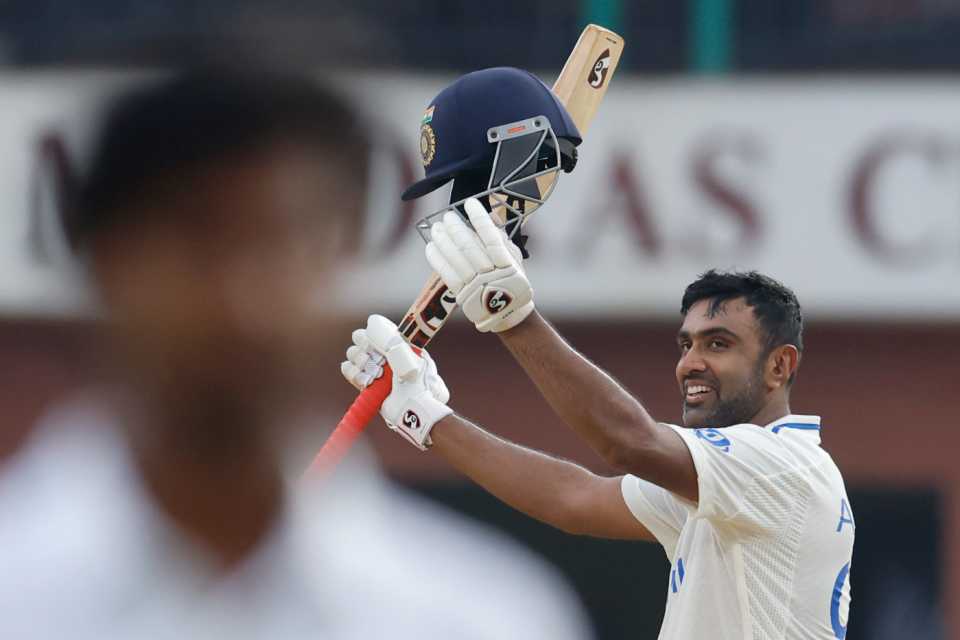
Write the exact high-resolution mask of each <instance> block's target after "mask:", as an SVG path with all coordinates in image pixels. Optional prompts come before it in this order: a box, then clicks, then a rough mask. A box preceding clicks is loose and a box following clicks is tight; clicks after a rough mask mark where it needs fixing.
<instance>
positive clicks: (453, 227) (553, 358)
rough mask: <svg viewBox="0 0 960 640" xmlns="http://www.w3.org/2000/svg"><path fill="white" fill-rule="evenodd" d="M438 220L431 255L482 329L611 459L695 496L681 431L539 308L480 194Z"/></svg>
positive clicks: (694, 476)
mask: <svg viewBox="0 0 960 640" xmlns="http://www.w3.org/2000/svg"><path fill="white" fill-rule="evenodd" d="M465 210H466V212H467V214H468V215H469V218H470V222H471V224H472V225H473V229H470V228H469V227H467V225H466V224H465V223H464V221H463V220H462V219H461V218H460V217H459V216H458V215H456V214H454V213H448V214H446V215H445V216H444V218H443V220H442V221H440V222H436V223H434V225H433V227H431V237H432V240H431V242H430V243H429V244H427V248H426V256H427V261H428V262H429V263H430V265H431V266H432V267H433V269H434V270H435V271H436V272H437V273H438V274H439V275H440V277H441V278H442V279H443V281H444V282H445V283H446V284H447V286H448V287H449V288H450V290H451V291H452V292H454V293H455V294H456V296H457V302H458V303H459V304H460V306H461V307H462V308H463V312H464V314H465V315H466V316H467V318H469V319H470V321H471V322H473V323H474V325H475V326H476V327H477V329H478V330H479V331H481V332H487V331H492V332H494V333H498V334H499V335H500V336H501V338H502V339H503V342H504V344H506V346H507V348H508V349H509V350H510V352H511V353H512V354H513V356H514V357H515V358H516V359H517V361H518V362H519V363H520V365H521V366H522V367H523V368H524V370H525V371H526V372H527V375H528V376H530V378H531V379H532V380H533V382H534V383H535V384H536V385H537V387H538V388H539V389H540V392H541V393H542V394H543V396H544V397H545V398H546V399H547V401H548V402H549V403H550V405H551V406H552V407H553V409H554V411H556V413H557V414H558V415H559V416H560V417H561V418H562V419H563V421H564V422H566V423H567V424H568V425H569V426H570V427H572V428H573V429H574V431H576V432H577V434H579V435H580V436H581V437H582V438H584V439H585V440H586V441H587V443H589V444H590V446H591V447H593V449H594V450H596V451H597V452H598V453H599V454H600V455H601V456H603V457H604V459H606V460H607V461H608V462H609V463H611V464H612V465H614V466H616V467H617V468H619V469H622V470H624V471H627V472H629V473H632V474H634V475H637V476H639V477H641V478H643V479H645V480H648V481H650V482H653V483H654V484H657V485H659V486H661V487H663V488H665V489H668V490H670V491H672V492H673V493H675V494H677V495H679V496H682V497H684V498H687V499H689V500H693V501H696V500H697V497H698V489H697V473H696V468H695V467H694V465H693V459H692V458H691V456H690V452H689V450H688V449H687V447H686V445H685V444H684V443H683V441H682V440H681V438H680V436H679V435H677V434H676V433H674V431H673V430H672V429H670V428H669V427H665V426H662V425H660V424H658V423H657V422H656V421H654V420H653V418H651V417H650V414H648V413H647V411H646V410H645V409H644V408H643V406H642V405H641V404H640V402H638V401H637V399H636V398H634V397H633V396H632V395H631V394H630V393H628V392H627V391H626V390H625V389H624V388H623V387H621V386H620V385H619V384H617V382H616V381H615V380H614V379H613V378H611V377H610V376H609V375H608V374H607V373H605V372H604V371H603V370H601V369H600V368H599V367H597V366H596V365H594V364H593V363H592V362H590V361H589V360H587V359H586V358H584V357H583V356H582V355H580V354H579V353H577V351H576V350H574V349H573V348H572V347H571V346H570V345H568V344H567V343H566V342H565V341H564V340H563V338H561V337H560V335H559V334H558V333H557V332H556V331H555V330H554V329H553V327H551V326H550V325H549V324H547V322H546V321H545V320H544V319H543V318H542V317H540V316H539V315H538V314H537V312H536V311H535V310H534V304H533V289H532V287H531V286H530V281H529V280H528V279H527V276H526V274H525V273H524V272H523V268H522V266H521V264H520V261H519V258H518V256H517V253H516V251H515V247H514V246H513V243H511V242H510V241H509V240H508V239H507V238H506V236H505V235H504V233H503V231H501V230H500V229H498V228H496V227H495V226H494V223H493V221H492V220H491V218H490V216H489V214H488V213H487V212H486V210H485V209H484V208H483V206H482V205H481V204H480V203H479V202H478V201H476V200H468V201H467V202H466V204H465Z"/></svg>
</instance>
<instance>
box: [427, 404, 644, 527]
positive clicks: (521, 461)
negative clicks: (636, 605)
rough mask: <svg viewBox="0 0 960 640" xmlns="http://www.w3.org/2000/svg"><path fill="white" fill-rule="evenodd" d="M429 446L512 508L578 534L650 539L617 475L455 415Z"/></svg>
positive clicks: (437, 430)
mask: <svg viewBox="0 0 960 640" xmlns="http://www.w3.org/2000/svg"><path fill="white" fill-rule="evenodd" d="M431 437H432V438H433V449H432V450H433V451H435V452H436V453H439V454H440V455H441V456H443V457H444V458H445V459H446V460H447V462H449V463H450V464H451V465H452V466H453V467H454V468H456V469H457V470H458V471H460V472H461V473H463V474H464V475H466V476H467V477H469V478H470V479H471V480H473V481H474V482H476V483H477V484H478V485H480V486H481V487H483V488H484V489H486V490H487V491H489V492H490V493H491V494H493V495H494V496H496V497H497V498H499V499H500V500H502V501H503V502H505V503H507V504H508V505H510V506H511V507H513V508H514V509H516V510H517V511H521V512H523V513H525V514H527V515H528V516H530V517H531V518H535V519H537V520H539V521H541V522H545V523H547V524H549V525H551V526H553V527H556V528H557V529H560V530H562V531H566V532H567V533H572V534H577V535H588V536H595V537H599V538H617V539H625V540H654V537H653V535H652V534H651V533H650V532H649V531H647V530H646V529H645V528H644V527H643V525H641V524H640V523H639V522H638V521H637V519H636V518H634V517H633V515H632V514H631V513H630V511H629V510H628V509H627V506H626V504H625V503H624V501H623V496H622V495H621V492H620V482H621V479H622V478H621V477H614V478H606V477H602V476H598V475H596V474H594V473H592V472H590V471H588V470H587V469H584V468H583V467H581V466H579V465H576V464H574V463H572V462H569V461H567V460H561V459H558V458H555V457H553V456H549V455H547V454H545V453H541V452H539V451H535V450H533V449H528V448H526V447H522V446H520V445H518V444H514V443H512V442H510V441H508V440H504V439H502V438H498V437H497V436H495V435H493V434H491V433H489V432H487V431H484V430H483V429H481V428H480V427H478V426H477V425H475V424H472V423H470V422H468V421H466V420H464V419H463V418H460V417H459V416H450V417H447V418H444V419H443V420H441V421H440V422H439V423H438V424H437V425H436V426H435V427H434V428H433V431H432V432H431Z"/></svg>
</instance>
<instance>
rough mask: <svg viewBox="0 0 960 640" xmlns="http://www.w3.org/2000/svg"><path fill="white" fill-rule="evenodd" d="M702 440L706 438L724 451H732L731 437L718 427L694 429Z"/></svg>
mask: <svg viewBox="0 0 960 640" xmlns="http://www.w3.org/2000/svg"><path fill="white" fill-rule="evenodd" d="M693 432H694V433H696V434H697V437H698V438H700V439H701V440H706V441H707V442H709V443H710V444H712V445H713V446H715V447H716V448H717V449H720V450H721V451H723V452H724V453H730V439H729V438H727V436H725V435H723V433H721V432H720V431H718V430H717V429H694V430H693Z"/></svg>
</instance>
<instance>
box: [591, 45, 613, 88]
mask: <svg viewBox="0 0 960 640" xmlns="http://www.w3.org/2000/svg"><path fill="white" fill-rule="evenodd" d="M609 70H610V49H604V50H603V53H601V54H600V56H599V57H598V58H597V61H596V62H594V63H593V69H592V70H591V71H590V75H589V76H588V77H587V83H588V84H589V85H590V86H591V87H593V88H594V89H600V88H601V87H603V83H604V82H605V81H606V80H607V71H609Z"/></svg>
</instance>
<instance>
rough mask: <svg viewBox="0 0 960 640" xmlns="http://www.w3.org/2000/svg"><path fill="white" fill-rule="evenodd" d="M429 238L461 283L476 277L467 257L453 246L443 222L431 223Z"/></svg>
mask: <svg viewBox="0 0 960 640" xmlns="http://www.w3.org/2000/svg"><path fill="white" fill-rule="evenodd" d="M430 238H431V242H433V244H434V245H435V246H436V247H437V249H439V250H440V253H441V254H443V257H444V259H445V260H446V261H447V264H449V265H450V266H451V267H453V270H454V272H455V273H456V274H457V277H458V278H459V279H460V280H461V281H463V282H469V281H470V279H471V278H473V276H475V275H476V273H477V271H476V269H474V268H473V266H472V265H471V264H470V262H469V260H468V259H467V257H466V256H464V255H463V252H462V251H461V250H460V249H459V248H458V247H457V245H456V244H454V242H453V238H451V237H450V234H449V233H448V232H447V224H446V221H445V220H444V222H434V223H433V226H432V227H430Z"/></svg>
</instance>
